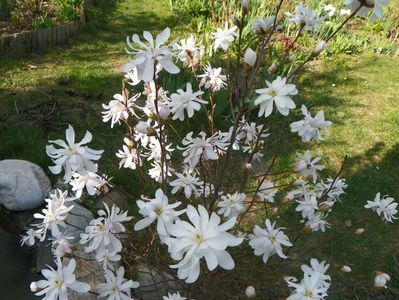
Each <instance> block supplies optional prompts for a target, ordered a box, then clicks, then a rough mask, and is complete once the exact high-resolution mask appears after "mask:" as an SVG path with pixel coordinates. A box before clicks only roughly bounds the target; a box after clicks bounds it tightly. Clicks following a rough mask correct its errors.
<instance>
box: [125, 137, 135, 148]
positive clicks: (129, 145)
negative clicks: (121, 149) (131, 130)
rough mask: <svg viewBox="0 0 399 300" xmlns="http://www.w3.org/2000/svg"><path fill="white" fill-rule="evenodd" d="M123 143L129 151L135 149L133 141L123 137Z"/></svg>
mask: <svg viewBox="0 0 399 300" xmlns="http://www.w3.org/2000/svg"><path fill="white" fill-rule="evenodd" d="M123 141H124V142H125V144H126V146H127V147H128V148H130V149H132V148H135V147H136V143H135V142H134V141H132V140H131V139H129V138H127V137H125V138H124V139H123Z"/></svg>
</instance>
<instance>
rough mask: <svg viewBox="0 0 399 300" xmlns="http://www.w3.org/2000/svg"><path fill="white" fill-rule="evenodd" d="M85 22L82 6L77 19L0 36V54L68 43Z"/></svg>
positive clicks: (6, 54) (24, 51)
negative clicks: (49, 26)
mask: <svg viewBox="0 0 399 300" xmlns="http://www.w3.org/2000/svg"><path fill="white" fill-rule="evenodd" d="M85 24H86V18H85V13H84V8H83V6H82V10H81V14H80V16H79V18H78V20H76V21H73V22H70V23H66V24H62V25H58V26H56V27H51V28H44V29H37V30H30V31H22V32H19V33H14V34H7V35H3V36H1V37H0V56H8V55H15V54H27V53H31V52H35V51H38V50H41V49H44V48H47V47H53V46H61V45H65V44H68V42H69V40H70V38H71V37H73V36H75V35H76V34H77V33H78V32H79V31H80V30H81V29H82V28H83V27H84V26H85Z"/></svg>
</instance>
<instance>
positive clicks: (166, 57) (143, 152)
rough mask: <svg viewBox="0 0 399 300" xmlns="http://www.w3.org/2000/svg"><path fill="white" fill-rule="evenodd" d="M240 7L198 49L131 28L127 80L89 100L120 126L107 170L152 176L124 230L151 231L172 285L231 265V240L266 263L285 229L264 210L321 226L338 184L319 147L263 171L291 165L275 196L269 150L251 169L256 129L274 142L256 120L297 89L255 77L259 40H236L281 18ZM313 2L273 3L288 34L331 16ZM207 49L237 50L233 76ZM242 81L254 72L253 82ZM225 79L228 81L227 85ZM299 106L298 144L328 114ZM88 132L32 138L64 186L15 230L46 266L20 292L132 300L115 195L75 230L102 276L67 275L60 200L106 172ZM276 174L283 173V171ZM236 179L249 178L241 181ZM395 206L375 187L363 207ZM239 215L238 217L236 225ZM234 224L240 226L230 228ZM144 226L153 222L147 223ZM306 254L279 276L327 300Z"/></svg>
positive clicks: (68, 203)
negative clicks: (297, 266)
mask: <svg viewBox="0 0 399 300" xmlns="http://www.w3.org/2000/svg"><path fill="white" fill-rule="evenodd" d="M387 3H388V0H375V1H372V0H370V1H360V0H345V1H344V4H345V5H347V6H348V7H349V9H350V12H349V14H352V15H350V16H348V19H349V18H350V17H353V15H354V14H358V15H360V16H365V14H366V13H368V12H369V11H370V10H373V13H372V18H371V20H374V19H375V18H380V19H382V9H381V7H382V5H385V4H387ZM241 5H242V7H241V8H242V11H241V12H242V16H243V18H242V21H243V22H244V21H246V22H248V24H250V25H251V26H244V25H245V24H241V23H240V22H241V21H239V20H237V19H234V18H232V20H233V23H234V24H235V25H231V24H229V23H228V22H226V23H225V24H224V27H223V28H216V31H215V32H212V33H211V35H210V38H211V40H212V47H208V49H206V47H204V45H203V43H202V41H201V40H200V39H198V38H197V37H196V36H195V35H193V34H191V35H189V36H188V37H186V38H185V39H180V41H179V39H175V40H173V41H170V40H169V39H170V36H171V32H170V29H169V28H166V29H165V30H163V31H162V32H161V33H159V34H158V35H157V36H155V37H154V36H153V35H152V34H151V33H149V32H146V31H144V32H143V39H140V37H139V36H138V35H137V34H134V35H133V36H132V37H131V38H129V37H128V38H127V47H126V52H127V53H128V54H130V55H131V58H130V60H129V61H128V63H126V64H125V65H123V66H122V67H121V69H120V70H121V71H122V72H123V73H124V76H125V78H126V79H125V81H126V80H127V81H128V83H129V85H128V86H129V88H126V86H125V85H124V86H123V89H122V92H121V94H115V95H114V96H113V99H112V100H110V101H109V102H108V103H107V104H103V105H102V107H103V111H102V121H103V122H108V123H109V124H110V127H111V128H113V127H114V126H115V124H118V125H122V126H125V127H126V135H125V136H123V137H121V140H122V139H123V145H122V146H121V149H119V150H118V152H117V153H116V156H117V157H118V158H119V167H120V168H127V169H131V170H135V171H138V172H140V176H146V175H148V179H149V180H150V181H151V182H152V183H153V184H154V186H155V187H154V189H153V190H154V193H155V195H154V198H151V197H150V198H147V197H145V196H142V197H141V199H139V200H137V201H136V204H137V206H138V208H139V210H138V215H139V217H138V218H135V220H134V221H135V223H134V226H132V227H133V228H134V231H141V230H143V231H144V230H145V231H146V232H148V233H150V234H151V238H152V241H154V240H153V238H155V237H157V238H159V239H160V243H159V245H158V244H156V247H158V246H159V247H165V248H166V247H167V250H168V252H169V254H170V256H171V258H172V260H174V261H175V262H174V263H173V262H172V263H171V265H169V267H170V268H171V269H173V270H174V269H176V270H177V277H178V278H179V279H181V280H184V281H185V282H186V283H193V282H195V281H197V280H198V278H199V276H200V273H201V270H203V269H204V268H205V267H206V268H207V269H208V270H209V271H213V270H215V269H216V268H217V267H218V266H219V267H220V268H222V269H225V270H232V269H233V268H234V267H235V262H234V260H233V258H232V256H231V254H230V253H229V252H228V250H230V248H232V247H237V246H239V245H241V244H242V242H243V241H244V240H247V241H248V244H249V246H250V247H251V248H252V249H253V252H254V255H255V256H261V257H262V260H263V263H265V264H266V263H267V262H268V260H269V259H270V258H271V257H272V256H273V255H275V254H276V256H278V257H279V258H281V259H279V260H280V261H283V259H286V258H287V255H288V252H289V249H293V248H290V247H294V245H293V244H292V243H291V241H290V239H289V237H288V236H287V235H286V233H285V232H291V231H289V230H287V231H286V229H285V228H283V227H277V225H276V222H275V221H274V222H272V221H271V220H270V219H271V216H273V219H276V220H279V218H280V215H279V206H278V205H279V204H280V203H288V202H291V203H292V205H294V206H295V208H294V209H295V211H297V212H298V213H300V215H301V216H302V221H301V222H302V223H303V224H304V226H305V231H307V232H313V231H322V232H324V231H325V230H326V229H327V228H329V227H330V226H331V225H330V224H329V223H328V222H327V220H326V218H327V216H328V214H329V213H330V212H331V210H332V207H333V206H334V204H335V203H336V202H337V201H339V200H340V198H341V196H342V195H343V194H344V193H345V189H346V188H347V185H346V182H345V179H342V178H340V177H339V176H340V173H339V175H337V176H336V177H335V178H332V177H328V178H327V179H322V178H321V177H320V176H321V174H320V173H321V172H322V170H323V169H324V168H325V166H324V165H322V164H321V163H320V162H321V157H319V156H313V155H312V154H311V152H310V150H305V151H304V152H303V153H300V154H299V157H298V159H297V161H296V162H295V165H294V167H293V169H292V170H291V171H287V172H281V173H279V171H277V172H276V174H277V175H286V174H288V175H287V176H295V179H294V180H295V181H294V180H293V186H294V188H293V189H292V190H289V191H288V193H287V194H286V196H285V197H284V198H283V199H279V198H280V192H279V190H278V188H279V187H280V183H281V182H282V180H280V178H279V176H276V177H274V176H275V175H276V174H273V173H275V172H274V167H275V166H274V162H275V159H272V160H271V163H270V165H269V166H267V169H266V172H265V169H264V168H263V171H262V172H260V171H259V170H258V169H257V165H256V164H261V163H262V162H263V160H265V159H264V157H267V158H269V157H270V156H269V155H268V154H270V153H268V151H267V150H269V148H268V147H267V146H268V145H269V140H270V144H272V143H273V141H274V140H278V138H275V139H271V138H268V137H269V136H270V133H269V131H268V127H267V126H269V124H267V122H269V121H270V120H271V119H272V118H269V117H270V116H271V115H272V114H273V111H274V110H275V109H276V111H277V112H278V113H279V114H280V115H282V116H284V117H286V116H288V115H289V113H290V112H291V111H292V110H294V109H295V108H296V106H297V105H296V103H295V102H294V100H293V99H292V98H293V96H296V95H297V94H298V93H299V91H298V89H297V87H296V85H295V84H293V83H292V82H291V79H292V78H293V77H292V75H293V73H292V74H287V72H282V73H280V74H275V73H276V71H277V69H278V68H277V66H276V64H274V63H273V64H272V65H271V66H270V68H269V70H268V74H266V75H267V76H266V77H261V78H256V77H259V76H258V74H257V72H258V71H259V70H258V67H261V63H263V60H264V56H265V55H264V52H262V47H263V46H265V45H263V46H261V45H255V44H254V43H255V42H254V41H255V40H257V39H253V40H251V42H250V43H246V41H245V42H244V43H243V40H242V38H247V35H248V36H251V35H252V37H255V36H254V35H257V36H256V38H259V39H260V40H262V39H264V40H267V41H269V40H270V39H272V34H273V33H274V32H275V31H276V30H280V29H281V28H283V27H282V25H281V24H282V23H284V21H283V20H278V19H277V18H276V17H275V16H269V17H266V18H261V17H257V18H254V19H252V20H246V19H245V18H244V16H246V13H247V12H248V8H249V2H248V1H242V3H241ZM324 11H325V12H326V13H327V14H326V15H324V16H322V15H320V14H319V13H316V12H315V11H313V10H311V9H309V8H307V7H305V6H303V5H302V4H299V5H297V7H296V8H295V13H294V14H291V13H286V14H285V16H286V18H285V21H286V22H288V23H292V22H294V23H298V25H299V31H300V32H302V31H304V30H307V31H310V32H311V33H314V34H316V33H317V32H318V27H319V26H320V25H321V23H322V22H323V21H324V20H325V19H326V18H327V17H332V16H333V15H334V14H335V13H336V9H335V8H334V7H332V6H326V7H325V8H324ZM347 14H348V13H345V15H347ZM345 22H346V21H345ZM300 32H299V33H300ZM298 36H299V35H298ZM204 38H205V39H207V38H208V37H204ZM237 40H238V41H239V42H237ZM272 40H273V39H272ZM326 43H327V40H326V41H321V42H319V43H318V44H317V46H316V48H315V50H313V53H312V54H311V57H315V56H317V55H318V54H319V53H320V52H321V51H322V50H323V49H324V48H325V47H326ZM266 44H267V42H266ZM243 45H245V47H243ZM233 46H234V47H233ZM210 48H211V49H210ZM233 48H234V49H235V50H236V49H237V48H239V51H238V52H237V55H233V56H230V55H227V54H226V53H225V52H223V51H228V50H229V49H233ZM221 50H223V51H221ZM205 51H208V52H207V53H206V54H207V55H204V53H205ZM219 53H220V54H221V57H224V56H226V57H228V58H229V60H230V59H233V58H234V59H237V60H238V61H237V64H232V63H230V61H229V63H228V65H229V66H231V65H236V66H237V69H238V71H239V76H238V75H237V74H234V72H232V71H231V70H230V69H224V68H223V66H224V65H225V64H223V63H222V62H221V60H218V59H213V58H214V55H216V54H219ZM208 54H209V56H210V57H211V58H212V59H211V60H210V61H207V59H208ZM316 54H317V55H316ZM235 56H237V57H235ZM218 63H219V66H218V65H217V64H218ZM276 63H277V62H276ZM182 67H184V68H187V73H185V74H184V76H183V78H185V76H186V75H187V74H191V75H192V78H191V79H190V80H187V81H185V82H183V83H179V84H178V86H177V87H174V90H166V88H165V87H164V86H162V84H163V83H164V82H165V81H164V80H163V75H164V74H165V75H167V74H172V75H175V74H177V73H179V72H180V70H181V68H182ZM240 68H242V69H240ZM251 72H253V74H252V73H251ZM251 74H252V75H251ZM273 74H275V75H273ZM252 79H261V80H260V83H258V81H257V80H253V81H251V80H252ZM263 80H265V81H263ZM262 82H265V84H266V86H265V84H264V83H262ZM236 83H237V84H238V86H234V84H236ZM224 89H226V90H227V93H225V94H229V96H228V99H224V100H226V103H223V101H220V98H221V97H222V96H223V94H224V93H223V92H221V91H222V90H224ZM219 96H220V97H219ZM240 97H242V99H240ZM225 98H227V97H225ZM220 103H221V105H224V104H226V106H230V107H229V108H230V110H231V115H229V116H226V115H224V112H223V111H222V112H220V111H218V112H217V113H216V112H215V111H216V110H217V108H220V106H219V105H220ZM254 109H256V110H258V111H257V113H258V118H256V122H254V121H252V119H251V113H252V111H253V110H254ZM301 111H302V113H303V115H304V118H303V119H302V120H300V121H296V122H293V123H291V126H290V129H291V132H293V133H298V135H299V136H300V137H301V139H302V142H304V143H307V145H309V144H310V143H309V142H311V141H314V140H316V141H322V140H323V137H322V136H321V131H322V130H324V129H326V128H328V127H330V126H331V125H332V123H331V122H330V121H326V120H325V117H324V111H322V110H321V111H319V112H318V113H317V114H316V115H315V116H314V117H312V115H311V114H310V112H309V111H308V109H307V108H306V106H305V105H302V107H301ZM216 114H221V116H219V115H217V116H216ZM194 117H202V119H201V120H200V122H201V123H192V124H195V125H193V126H192V127H194V128H190V129H188V130H187V131H188V132H187V131H186V132H183V134H181V133H182V132H179V131H181V130H183V129H182V128H184V126H186V125H187V124H188V125H190V124H191V123H190V121H191V120H190V119H192V118H194ZM219 117H221V118H219ZM279 117H281V116H279ZM219 119H220V120H222V121H223V122H224V126H223V128H224V129H220V128H218V125H219ZM177 120H179V121H186V122H184V123H182V122H177ZM192 124H191V125H192ZM266 124H267V126H266ZM208 125H209V127H207V126H208ZM169 134H170V135H169ZM173 134H175V135H173ZM176 137H177V140H176ZM91 140H92V135H91V134H90V133H89V132H86V134H85V136H84V138H83V139H82V140H81V141H80V142H79V143H76V142H75V131H74V129H73V127H72V126H71V125H69V127H68V129H67V130H66V142H65V141H63V140H54V141H53V140H52V141H49V142H50V145H48V146H47V147H46V152H47V154H48V156H49V157H50V158H51V159H52V161H53V163H54V166H51V167H50V170H51V172H52V173H54V174H60V173H61V172H62V171H64V176H63V180H64V183H65V184H69V185H70V189H71V191H72V192H73V194H74V197H68V191H61V190H56V191H54V192H53V193H51V194H50V196H49V197H48V199H46V207H45V208H44V209H43V210H42V212H41V213H36V214H35V215H34V217H35V219H36V220H37V222H36V223H35V224H34V225H32V226H31V227H30V228H28V229H27V232H26V235H25V236H23V237H22V240H21V244H22V245H24V244H26V245H29V246H32V245H34V244H35V242H36V240H40V241H44V240H46V239H48V240H49V241H51V245H52V251H53V254H54V256H55V265H56V268H53V267H49V269H45V270H42V274H43V276H44V277H45V279H44V280H39V281H38V282H33V283H32V285H31V289H32V291H34V292H35V293H36V295H38V296H44V298H43V299H46V300H57V299H62V300H67V299H68V289H70V290H74V291H77V292H80V293H86V292H88V291H89V290H92V292H94V293H97V294H98V297H99V298H106V299H108V300H111V299H115V300H118V299H123V300H129V299H133V298H132V289H135V288H138V287H139V283H138V282H136V281H133V280H129V279H127V278H125V269H124V267H123V266H121V263H120V262H121V260H122V253H123V252H122V248H123V243H122V241H121V238H120V237H121V234H125V233H126V231H128V230H129V228H128V226H126V224H125V223H126V222H128V221H130V220H132V217H129V216H128V215H127V212H124V211H121V210H120V209H119V208H118V207H117V206H115V205H113V206H112V207H108V206H107V205H106V204H104V209H103V210H99V211H98V213H97V217H96V218H94V219H92V220H90V222H89V223H88V226H87V227H86V228H85V229H84V232H83V233H81V234H80V240H79V243H80V246H81V247H83V245H84V247H85V248H84V249H85V252H87V253H92V255H93V256H94V257H95V260H96V261H97V262H98V263H99V264H100V265H101V266H102V267H103V270H104V279H105V281H104V282H102V283H100V284H99V285H97V286H96V287H90V286H89V285H88V284H85V283H82V282H79V281H78V280H77V279H76V278H75V275H74V271H75V267H76V262H77V261H79V259H78V257H77V256H75V254H76V253H75V252H74V251H75V247H74V245H73V240H75V239H76V237H73V236H70V235H69V233H68V230H67V228H68V222H67V220H68V215H69V213H70V211H71V210H72V209H73V208H74V201H75V200H76V199H77V198H81V197H82V196H83V195H84V193H87V194H89V195H91V196H94V195H99V194H101V193H106V192H108V190H109V188H112V184H111V183H110V179H108V177H107V176H106V175H103V174H102V173H99V168H98V165H97V163H96V162H97V161H98V160H99V159H100V158H101V155H102V153H103V150H93V149H91V148H89V147H88V146H87V144H88V143H89V142H91ZM171 141H173V143H172V142H171ZM266 142H267V143H266ZM271 146H273V145H271ZM272 148H273V147H270V149H272ZM238 157H240V158H239V159H238ZM229 159H230V161H229ZM265 161H266V160H265ZM231 165H233V166H231ZM228 168H232V169H233V172H235V173H239V172H240V171H241V172H242V174H237V175H238V176H237V180H239V182H238V183H236V182H233V180H231V181H232V182H228V184H225V182H227V181H228V180H227V179H226V180H224V179H225V178H224V177H228V176H230V175H228V174H230V173H229V172H230V171H231V169H228ZM233 177H234V176H233ZM281 178H283V179H284V181H285V180H290V179H291V178H292V177H283V176H282V177H281ZM241 180H242V181H241ZM249 180H251V183H254V185H255V188H254V187H253V186H252V184H248V182H249ZM284 185H285V184H284ZM238 186H240V188H239V187H238ZM223 190H224V191H225V192H224V191H223ZM397 206H398V203H396V202H395V201H394V199H393V198H391V197H388V196H385V197H382V198H381V197H380V193H378V194H377V196H376V197H375V199H374V201H368V202H367V205H365V207H366V208H370V209H372V210H373V211H375V212H376V213H377V214H378V215H379V216H381V217H382V218H383V219H385V220H386V221H388V222H393V220H394V219H396V218H397V216H396V215H397V212H398V210H397ZM263 207H265V208H266V209H265V212H266V216H265V221H264V224H265V226H259V225H257V224H252V222H254V221H253V219H252V218H246V219H245V217H248V215H249V214H253V213H254V212H256V211H258V210H260V209H263ZM288 207H291V206H288ZM269 209H270V210H269ZM242 221H244V222H247V223H244V224H245V226H241V227H240V226H239V225H240V224H242V223H241V222H242ZM279 222H280V221H279ZM124 224H125V225H124ZM237 224H238V226H237ZM247 225H250V228H251V229H250V230H248V232H241V231H240V230H242V229H243V228H247ZM125 226H126V227H125ZM129 227H130V225H129ZM153 227H154V229H155V230H149V229H148V228H153ZM358 232H359V233H358ZM363 232H364V230H363V229H358V230H357V231H356V234H362V233H363ZM233 233H234V234H233ZM132 234H137V233H132ZM154 245H155V244H151V247H152V246H154ZM151 247H150V248H151ZM244 248H245V247H242V248H239V249H240V251H241V250H244ZM287 249H288V250H287ZM151 250H152V249H149V251H151ZM160 253H161V252H160ZM75 259H76V260H75ZM68 260H69V261H68ZM169 263H170V261H169V262H168V264H169ZM310 264H311V266H307V265H302V271H303V279H302V280H301V281H300V282H298V281H297V280H296V279H295V278H293V277H290V279H287V283H288V286H289V287H290V288H292V289H293V291H292V294H291V295H290V296H289V297H288V298H287V299H288V300H318V299H325V298H326V297H327V295H328V294H327V292H328V289H329V286H330V282H331V278H330V276H329V275H326V271H327V269H328V268H329V265H328V264H326V263H325V262H324V261H323V262H321V263H319V261H318V260H317V259H315V258H312V259H311V261H310ZM341 270H342V271H343V272H350V271H351V268H350V267H348V266H342V267H341ZM78 279H79V278H78ZM389 280H390V277H389V275H388V274H386V273H382V272H378V273H376V276H375V279H374V284H375V287H378V288H383V287H386V284H387V282H388V281H389ZM255 294H256V293H255V288H254V287H252V286H249V287H248V288H247V290H246V295H247V296H248V297H254V296H255ZM133 296H134V295H133ZM163 299H164V300H168V299H169V300H184V299H187V298H186V297H183V296H181V295H180V293H178V292H177V293H168V295H167V296H164V297H163Z"/></svg>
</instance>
